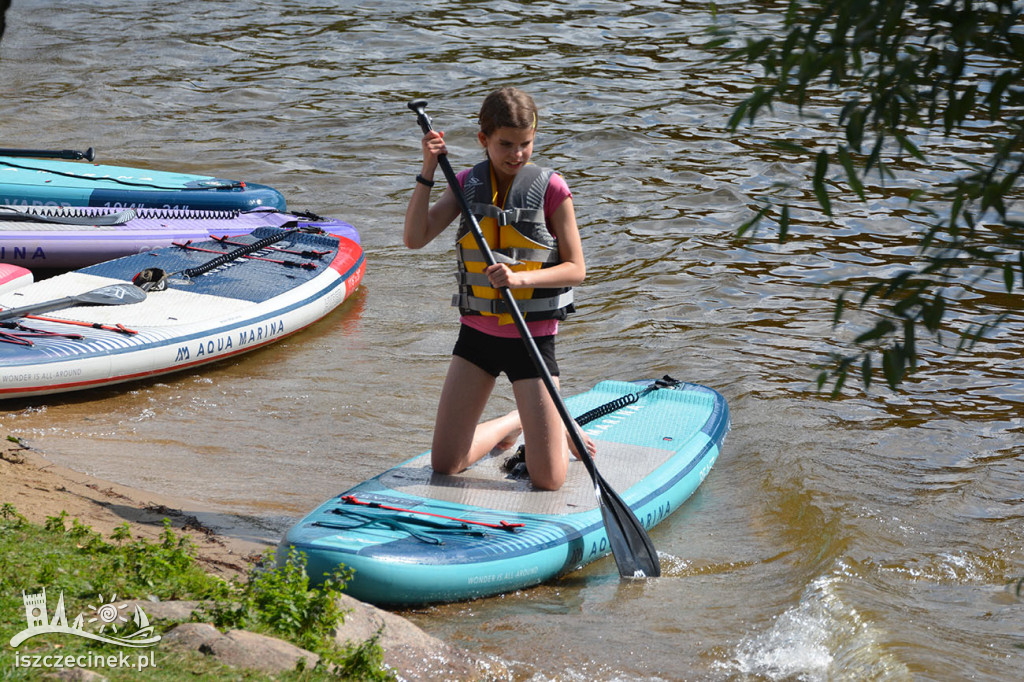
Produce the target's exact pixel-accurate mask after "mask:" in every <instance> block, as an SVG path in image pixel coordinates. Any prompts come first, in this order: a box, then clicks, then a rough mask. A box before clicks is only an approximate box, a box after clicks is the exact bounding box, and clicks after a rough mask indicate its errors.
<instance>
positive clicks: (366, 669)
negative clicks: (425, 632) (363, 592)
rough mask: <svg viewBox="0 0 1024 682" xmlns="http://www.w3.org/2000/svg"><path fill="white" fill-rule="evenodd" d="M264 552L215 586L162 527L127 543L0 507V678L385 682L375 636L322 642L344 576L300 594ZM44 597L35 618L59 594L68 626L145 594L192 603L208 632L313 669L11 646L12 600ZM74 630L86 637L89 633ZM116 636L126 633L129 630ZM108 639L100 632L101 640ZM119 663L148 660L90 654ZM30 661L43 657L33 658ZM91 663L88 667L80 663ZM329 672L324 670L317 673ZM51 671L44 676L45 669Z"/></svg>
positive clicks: (328, 636) (301, 573) (121, 535)
mask: <svg viewBox="0 0 1024 682" xmlns="http://www.w3.org/2000/svg"><path fill="white" fill-rule="evenodd" d="M273 564H274V562H273V560H272V555H271V554H269V553H268V555H267V556H265V557H264V561H263V562H261V565H260V566H257V567H256V568H254V569H252V570H251V571H250V572H249V573H248V574H247V575H246V576H244V577H242V578H240V579H236V580H232V581H225V580H223V579H221V578H219V577H217V576H213V575H210V574H208V573H206V572H205V571H203V570H202V568H201V567H200V566H199V565H198V564H197V563H196V560H195V557H194V546H193V544H192V542H191V540H190V539H189V538H188V536H187V535H180V536H179V535H177V534H176V533H175V532H174V530H173V529H172V528H171V524H170V521H168V520H166V519H165V520H164V529H163V532H162V533H161V535H160V537H159V538H158V539H157V540H156V541H147V540H145V539H142V538H137V539H133V538H132V532H131V528H130V527H129V526H128V524H127V523H125V524H123V525H122V526H120V527H118V528H117V529H116V530H115V531H114V532H113V533H112V534H111V535H110V537H109V538H103V537H102V536H101V535H100V534H99V533H97V532H96V531H94V530H92V529H91V528H90V527H88V526H86V525H84V524H82V523H81V522H79V521H78V519H73V520H72V521H71V522H70V525H69V524H68V518H67V514H65V513H64V512H61V514H60V515H58V516H52V517H49V518H48V519H47V521H46V523H44V524H42V525H40V524H33V523H29V522H28V521H27V520H26V519H25V518H24V517H23V516H21V515H20V514H19V513H18V512H17V510H16V509H15V508H14V507H13V506H12V505H10V504H3V505H2V506H0V679H2V680H28V679H37V678H38V677H39V676H40V673H44V672H50V671H51V670H49V669H46V668H44V669H39V668H31V667H26V666H25V663H26V662H30V661H31V660H33V659H32V658H28V659H26V656H28V657H34V656H40V657H42V656H49V657H50V661H49V662H52V661H53V660H54V659H55V658H56V657H57V656H60V657H68V656H70V657H75V662H76V663H79V662H83V663H85V664H86V665H85V666H84V667H88V668H89V669H90V670H94V671H96V672H98V673H100V674H102V675H104V676H105V677H107V678H108V679H110V680H179V679H182V678H191V679H196V680H221V679H227V678H230V679H239V680H269V679H276V680H292V679H294V680H334V679H349V680H390V679H394V678H393V676H392V675H391V673H390V672H389V671H387V670H386V669H385V668H384V667H383V665H382V658H383V651H382V650H381V647H380V644H379V642H378V640H379V637H380V633H377V635H376V636H375V637H373V638H371V639H370V640H368V641H366V642H364V643H363V644H362V645H360V646H356V647H348V648H342V647H339V646H338V645H336V644H335V643H334V641H333V631H334V626H335V624H336V623H337V622H338V621H340V620H342V619H343V617H344V613H343V612H342V610H341V609H340V608H339V606H338V605H337V600H336V596H337V595H338V594H339V593H340V592H341V590H342V589H344V587H345V583H346V582H347V580H348V578H349V575H350V574H349V573H348V572H347V571H345V570H339V571H337V572H336V573H335V574H334V575H331V576H328V577H327V579H326V580H325V581H324V584H323V585H322V586H319V587H315V588H311V587H310V586H309V578H308V575H307V574H306V570H305V559H304V557H303V556H302V555H300V554H295V553H293V554H291V555H290V556H289V559H288V561H287V562H286V564H285V565H284V566H281V567H279V568H278V567H276V566H274V565H273ZM42 588H45V589H46V595H47V610H48V613H47V619H48V620H49V619H50V618H51V617H52V614H53V613H54V610H55V609H56V604H57V600H58V598H59V595H60V594H61V593H62V592H63V594H64V600H65V603H66V604H67V616H68V624H69V625H70V624H71V621H72V619H73V618H74V617H75V615H76V614H78V613H80V612H81V613H83V614H84V615H86V617H87V618H88V616H89V615H97V614H98V611H96V610H94V609H90V608H87V605H88V606H89V607H96V608H98V607H99V605H101V603H103V602H106V601H108V600H109V601H113V598H114V595H116V598H117V601H119V602H120V601H122V600H131V599H147V598H152V597H156V598H159V599H160V600H161V601H168V600H174V599H197V600H203V601H204V603H205V606H204V608H203V609H202V610H201V611H200V612H199V613H198V614H197V615H196V616H195V617H194V619H196V620H203V621H208V622H213V623H214V624H215V625H217V627H218V628H220V629H222V630H223V629H229V628H236V629H237V628H241V629H246V630H252V631H255V632H260V633H263V634H267V635H271V636H274V637H278V638H280V639H285V640H287V641H290V642H292V643H294V644H296V645H298V646H301V647H303V648H305V649H309V650H310V651H313V652H315V653H317V654H319V655H320V657H321V661H322V664H321V665H319V666H317V667H316V669H314V670H305V671H294V672H290V673H287V674H284V675H275V676H268V675H264V674H261V673H257V672H249V671H241V670H237V669H235V668H230V667H228V666H224V665H221V664H219V663H218V662H217V661H216V660H214V659H212V658H211V657H208V656H204V655H203V654H200V653H192V652H189V653H182V652H177V651H173V650H170V649H168V648H162V647H161V646H160V644H159V643H157V644H155V645H153V646H151V647H147V648H130V647H123V646H117V645H114V644H106V643H101V642H96V641H94V640H90V639H87V638H84V637H78V636H74V635H68V634H63V633H48V634H40V635H36V636H34V637H31V638H29V639H28V640H26V641H25V642H23V643H22V644H21V645H20V646H19V647H18V648H17V649H15V648H12V647H11V646H10V640H11V638H12V637H13V636H14V635H16V634H17V633H19V632H21V631H22V630H23V629H24V628H25V626H26V615H25V605H24V601H23V598H22V591H24V592H25V593H27V594H35V593H39V592H40V591H41V590H42ZM153 624H154V625H155V626H156V633H157V634H163V633H165V632H167V631H168V630H170V629H171V628H173V627H174V626H175V625H176V624H177V623H175V622H168V621H155V622H154V623H153ZM84 629H85V630H87V631H90V632H97V631H98V628H97V627H95V626H94V625H86V626H85V627H84ZM131 631H132V628H131V627H128V628H127V630H126V631H123V632H122V634H126V632H131ZM108 633H109V631H108ZM125 655H126V656H127V657H128V658H129V659H130V660H131V662H132V664H133V665H137V664H138V663H139V662H140V661H139V656H140V655H141V656H145V657H146V658H149V657H150V656H152V658H153V663H154V665H153V667H152V668H151V669H143V670H139V669H137V668H135V667H131V668H121V667H107V666H104V665H96V664H95V663H96V662H97V661H98V660H99V659H100V657H104V658H106V657H114V658H115V659H118V660H119V661H123V660H124V658H123V657H124V656H125ZM37 660H40V661H42V660H43V659H41V658H40V659H37ZM90 663H92V665H90ZM328 668H330V669H328ZM52 671H56V669H53V670H52Z"/></svg>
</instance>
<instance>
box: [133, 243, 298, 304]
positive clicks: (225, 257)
mask: <svg viewBox="0 0 1024 682" xmlns="http://www.w3.org/2000/svg"><path fill="white" fill-rule="evenodd" d="M301 231H302V228H299V227H293V228H291V229H288V230H283V231H281V232H280V233H278V234H272V235H270V236H268V237H263V238H262V239H257V240H256V241H254V242H252V243H251V244H246V245H245V246H242V247H240V248H237V249H235V250H234V251H228V252H227V253H222V254H221V255H219V256H217V257H216V258H212V259H210V260H209V261H207V262H206V263H203V264H202V265H197V266H195V267H191V268H187V269H185V270H180V271H178V272H165V271H163V270H161V269H160V268H146V269H145V270H143V271H141V272H139V273H138V274H136V275H135V276H134V277H132V284H134V285H135V286H137V287H139V288H140V289H142V290H143V291H163V290H164V289H166V288H167V282H168V280H170V278H171V277H172V276H174V275H180V276H182V277H185V278H187V279H191V278H193V277H198V276H199V275H203V274H206V273H207V272H209V271H210V270H213V269H215V268H219V267H220V266H222V265H224V264H225V263H230V262H231V261H233V260H235V259H237V258H241V257H242V256H245V255H246V254H250V253H253V252H254V251H259V250H260V249H265V248H266V247H268V246H270V245H271V244H276V243H277V242H279V241H281V240H283V239H285V238H287V237H290V236H291V235H293V234H295V233H296V232H301Z"/></svg>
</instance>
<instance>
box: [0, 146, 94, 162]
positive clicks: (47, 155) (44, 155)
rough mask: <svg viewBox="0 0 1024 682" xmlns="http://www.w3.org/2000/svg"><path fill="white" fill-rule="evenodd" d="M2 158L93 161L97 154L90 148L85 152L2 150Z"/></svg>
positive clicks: (71, 150) (0, 150)
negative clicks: (18, 157) (26, 157)
mask: <svg viewBox="0 0 1024 682" xmlns="http://www.w3.org/2000/svg"><path fill="white" fill-rule="evenodd" d="M0 156H30V157H33V158H36V159H71V160H73V161H78V160H81V159H85V160H86V161H92V160H93V159H95V158H96V153H95V152H94V151H93V150H92V147H89V148H88V149H86V150H85V151H84V152H78V151H75V150H74V149H59V150H58V149H0Z"/></svg>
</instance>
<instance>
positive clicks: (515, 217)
mask: <svg viewBox="0 0 1024 682" xmlns="http://www.w3.org/2000/svg"><path fill="white" fill-rule="evenodd" d="M470 210H471V211H472V212H473V214H474V215H475V216H476V217H477V219H478V220H479V219H481V218H494V219H495V220H496V221H498V225H515V224H516V223H520V222H530V223H536V224H538V225H543V224H544V210H543V209H532V208H508V209H500V208H498V207H497V206H495V205H494V204H484V203H474V204H473V205H472V206H470Z"/></svg>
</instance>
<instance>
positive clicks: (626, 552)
mask: <svg viewBox="0 0 1024 682" xmlns="http://www.w3.org/2000/svg"><path fill="white" fill-rule="evenodd" d="M426 106H427V102H426V100H422V99H416V100H413V101H411V102H409V108H410V109H412V111H413V112H415V114H416V120H417V121H418V122H419V124H420V127H421V128H422V129H423V133H424V134H426V133H429V132H430V131H431V130H432V128H431V126H430V117H429V116H427V113H426V111H425V109H426ZM437 161H438V163H439V164H440V166H441V170H442V171H443V172H444V177H445V179H446V180H447V181H448V186H449V187H450V188H451V190H452V193H453V194H454V195H455V198H456V199H457V200H458V202H459V206H460V207H461V208H462V214H463V215H464V216H465V217H466V221H467V222H468V223H469V227H470V230H471V231H472V232H473V237H474V238H475V239H476V243H477V248H479V250H480V252H481V253H482V254H483V256H484V261H485V262H486V263H487V265H488V266H491V265H494V264H495V262H496V261H495V259H494V254H493V253H491V249H490V247H489V246H488V245H487V241H486V240H485V239H484V235H483V233H482V232H481V230H480V224H479V223H478V222H477V220H476V217H475V216H474V215H473V212H472V211H471V210H470V208H469V204H468V203H467V202H466V197H465V195H463V193H462V187H460V186H459V181H458V179H457V178H456V177H455V171H453V170H452V165H451V163H449V162H448V155H447V154H441V155H440V156H438V157H437ZM500 292H501V297H502V299H503V300H504V301H505V306H506V307H507V308H508V312H509V313H510V314H511V315H512V320H513V321H514V322H515V324H516V328H517V329H518V330H519V335H520V336H521V337H522V338H523V343H525V344H526V349H527V351H528V352H529V354H530V358H531V359H532V360H533V364H534V366H535V367H536V368H537V371H538V372H540V375H541V379H542V380H543V381H544V386H545V387H546V388H547V391H548V394H549V395H550V396H551V400H552V401H553V402H554V403H555V407H556V408H557V409H558V414H559V416H560V417H561V418H562V422H563V423H564V424H565V428H566V429H567V430H568V431H569V436H570V438H572V442H573V445H574V446H575V448H576V452H578V453H579V454H580V459H581V461H582V462H583V465H584V466H585V467H586V468H587V472H588V473H589V474H590V478H591V480H593V482H594V492H595V494H596V495H597V499H598V502H599V503H600V507H601V517H602V518H603V519H604V525H605V532H606V533H607V535H608V544H609V545H610V546H611V550H612V556H614V557H615V565H616V566H618V569H619V575H620V576H622V577H623V578H643V577H649V578H656V577H658V576H660V575H661V564H660V562H659V561H658V552H657V550H655V549H654V544H653V543H652V542H651V538H650V536H649V535H648V534H647V530H646V529H645V528H644V527H643V524H641V523H640V520H639V519H637V517H636V514H634V513H633V510H632V509H630V508H629V505H627V504H626V503H625V501H624V500H623V499H622V498H621V497H619V495H618V493H616V492H615V491H614V490H613V489H612V487H611V486H609V485H608V483H607V481H605V480H604V477H603V476H601V473H600V472H599V471H598V470H597V466H596V465H595V464H594V460H593V458H591V456H590V453H589V452H587V447H586V445H585V444H584V442H583V436H582V435H581V434H580V431H579V428H578V427H577V426H576V422H575V421H573V418H572V415H570V414H569V409H568V408H567V407H566V406H565V403H564V402H563V401H562V397H561V396H560V395H559V394H558V388H557V387H556V386H555V382H554V379H552V378H551V372H549V371H548V368H547V366H546V365H545V364H544V361H543V360H542V359H541V356H540V350H538V348H537V344H536V342H534V340H533V337H532V336H531V335H530V329H529V327H527V326H526V320H525V319H524V318H523V314H522V312H521V311H520V310H519V306H518V304H516V299H515V298H514V297H513V296H512V290H511V289H510V288H509V287H502V288H501V289H500Z"/></svg>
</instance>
